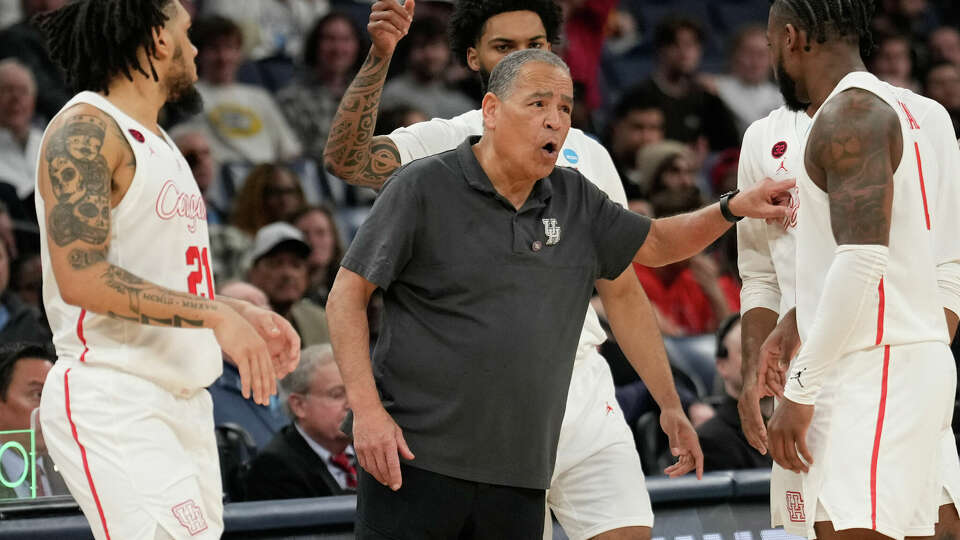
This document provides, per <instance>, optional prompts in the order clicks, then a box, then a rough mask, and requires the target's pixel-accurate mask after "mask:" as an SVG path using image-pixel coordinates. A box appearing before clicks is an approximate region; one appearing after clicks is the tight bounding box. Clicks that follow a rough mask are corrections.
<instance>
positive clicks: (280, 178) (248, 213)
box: [231, 163, 306, 236]
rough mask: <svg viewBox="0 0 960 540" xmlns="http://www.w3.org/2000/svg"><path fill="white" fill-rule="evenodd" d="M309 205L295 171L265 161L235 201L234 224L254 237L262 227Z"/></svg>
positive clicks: (232, 221)
mask: <svg viewBox="0 0 960 540" xmlns="http://www.w3.org/2000/svg"><path fill="white" fill-rule="evenodd" d="M304 204H306V202H305V199H304V196H303V188H302V187H300V179H299V178H298V177H297V175H296V173H295V172H293V171H292V170H290V169H288V168H287V167H284V166H282V165H276V164H273V163H264V164H261V165H257V166H256V167H254V168H253V170H252V171H250V174H249V175H247V177H246V179H244V181H243V186H242V187H241V188H240V192H239V193H238V194H237V198H236V200H235V201H234V202H233V212H232V217H231V223H232V224H233V225H234V226H235V227H237V228H238V229H240V230H241V231H243V232H245V233H247V234H249V235H250V236H253V235H254V234H256V233H257V231H258V230H260V228H261V227H263V226H264V225H267V224H268V223H273V222H275V221H284V220H286V219H289V217H290V215H291V214H293V213H294V212H296V211H297V210H298V209H300V208H302V207H303V206H304Z"/></svg>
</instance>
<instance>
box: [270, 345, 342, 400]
mask: <svg viewBox="0 0 960 540" xmlns="http://www.w3.org/2000/svg"><path fill="white" fill-rule="evenodd" d="M331 362H333V347H331V346H330V344H329V343H323V344H321V345H311V346H309V347H307V348H306V349H304V350H302V351H300V363H299V364H297V369H295V370H293V372H291V373H290V374H289V375H287V376H286V377H284V378H283V379H281V380H280V399H281V401H282V402H283V410H284V411H286V413H287V416H289V417H290V418H291V419H295V417H294V415H293V411H291V410H290V394H306V393H307V392H309V391H310V385H311V384H313V377H314V375H315V374H316V373H317V370H318V369H320V368H322V367H323V366H325V365H327V364H329V363H331Z"/></svg>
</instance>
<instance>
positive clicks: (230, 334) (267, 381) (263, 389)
mask: <svg viewBox="0 0 960 540" xmlns="http://www.w3.org/2000/svg"><path fill="white" fill-rule="evenodd" d="M220 305H221V306H222V309H223V314H224V315H223V318H222V319H221V320H220V323H219V324H217V325H216V327H214V328H213V333H214V335H215V336H216V337H217V343H219V344H220V348H221V349H223V352H224V354H225V355H226V358H227V360H228V361H230V362H231V363H232V364H233V365H235V366H237V370H238V371H239V372H240V384H241V391H242V393H243V397H244V398H247V399H249V398H250V395H251V391H252V393H253V400H254V401H255V402H256V403H259V404H260V405H269V404H270V396H272V395H273V394H276V393H277V377H276V374H275V373H274V369H273V361H272V360H271V359H270V351H269V350H268V349H267V343H266V341H264V340H263V338H262V337H260V334H259V333H258V332H257V330H256V329H255V328H254V327H253V326H252V325H251V324H250V323H249V322H247V320H246V319H244V318H243V316H241V315H240V314H239V313H237V311H236V310H234V309H233V308H231V307H230V306H227V305H226V304H222V303H221V304H220Z"/></svg>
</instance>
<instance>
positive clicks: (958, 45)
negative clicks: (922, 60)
mask: <svg viewBox="0 0 960 540" xmlns="http://www.w3.org/2000/svg"><path fill="white" fill-rule="evenodd" d="M927 43H928V46H929V49H930V56H931V57H932V60H933V61H934V62H950V63H951V64H953V65H955V66H960V30H957V29H956V28H954V27H952V26H942V27H940V28H937V29H936V30H935V31H934V32H933V33H931V34H930V39H929V40H928V41H927Z"/></svg>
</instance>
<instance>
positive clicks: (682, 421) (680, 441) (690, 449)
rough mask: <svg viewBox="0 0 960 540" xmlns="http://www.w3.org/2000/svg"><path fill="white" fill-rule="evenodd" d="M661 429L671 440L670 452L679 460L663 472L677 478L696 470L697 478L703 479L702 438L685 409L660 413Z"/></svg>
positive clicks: (667, 410) (665, 410) (666, 410)
mask: <svg viewBox="0 0 960 540" xmlns="http://www.w3.org/2000/svg"><path fill="white" fill-rule="evenodd" d="M660 429H662V430H663V432H664V433H666V435H667V439H668V440H669V441H670V453H671V454H672V455H673V456H674V457H676V458H677V462H676V463H674V464H673V465H671V466H669V467H667V468H666V469H664V470H663V473H664V474H666V475H669V476H670V478H676V477H678V476H683V475H685V474H687V473H688V472H690V471H693V470H696V471H697V479H702V478H703V450H701V449H700V438H699V437H697V432H696V430H694V429H693V426H692V425H691V424H690V421H689V420H687V415H685V414H684V413H683V409H680V408H676V409H664V410H663V411H662V412H661V413H660Z"/></svg>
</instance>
